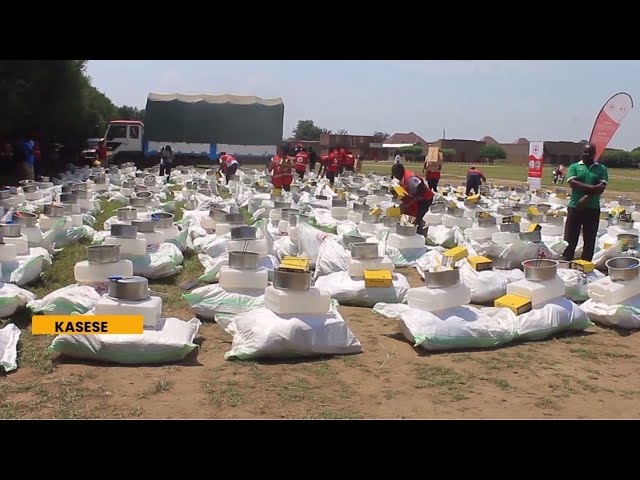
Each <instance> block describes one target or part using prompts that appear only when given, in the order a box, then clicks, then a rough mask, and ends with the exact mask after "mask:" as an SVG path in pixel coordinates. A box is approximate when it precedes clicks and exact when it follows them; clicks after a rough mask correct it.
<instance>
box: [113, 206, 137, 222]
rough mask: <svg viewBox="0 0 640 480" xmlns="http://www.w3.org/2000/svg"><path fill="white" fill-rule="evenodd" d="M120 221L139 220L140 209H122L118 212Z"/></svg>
mask: <svg viewBox="0 0 640 480" xmlns="http://www.w3.org/2000/svg"><path fill="white" fill-rule="evenodd" d="M116 215H117V217H118V220H135V219H136V218H138V209H137V208H131V207H122V208H118V209H117V210H116Z"/></svg>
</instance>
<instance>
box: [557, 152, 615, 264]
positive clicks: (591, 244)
mask: <svg viewBox="0 0 640 480" xmlns="http://www.w3.org/2000/svg"><path fill="white" fill-rule="evenodd" d="M595 155H596V146H595V145H594V144H592V143H587V144H586V145H585V146H584V149H583V150H582V155H581V160H580V161H579V162H578V163H573V164H571V166H570V167H569V172H568V173H567V181H568V183H569V186H570V187H571V199H570V200H569V208H568V214H567V224H566V226H565V230H564V239H565V241H566V242H567V243H568V244H569V245H568V246H567V248H566V249H565V251H564V253H563V255H562V257H563V258H564V259H565V260H567V261H571V260H573V259H574V256H575V253H576V246H577V245H578V238H579V237H580V230H582V238H583V240H584V247H583V248H582V257H581V258H582V260H586V261H588V262H590V261H591V260H592V259H593V251H594V249H595V245H596V236H597V234H598V224H599V223H600V195H602V192H604V189H605V188H606V187H607V182H608V181H609V175H608V173H607V167H605V166H604V165H602V164H600V163H598V162H596V161H595Z"/></svg>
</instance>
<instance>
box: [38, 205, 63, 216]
mask: <svg viewBox="0 0 640 480" xmlns="http://www.w3.org/2000/svg"><path fill="white" fill-rule="evenodd" d="M43 212H44V214H45V215H46V216H47V217H51V218H56V217H62V216H63V215H64V207H63V206H62V205H54V204H51V203H50V204H48V205H45V206H44V208H43Z"/></svg>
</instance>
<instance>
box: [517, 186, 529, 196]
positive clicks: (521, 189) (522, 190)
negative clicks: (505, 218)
mask: <svg viewBox="0 0 640 480" xmlns="http://www.w3.org/2000/svg"><path fill="white" fill-rule="evenodd" d="M515 192H516V193H517V194H518V195H524V194H525V193H527V189H526V188H525V187H516V188H515Z"/></svg>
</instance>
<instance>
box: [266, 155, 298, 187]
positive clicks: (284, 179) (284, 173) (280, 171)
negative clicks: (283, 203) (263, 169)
mask: <svg viewBox="0 0 640 480" xmlns="http://www.w3.org/2000/svg"><path fill="white" fill-rule="evenodd" d="M292 168H293V162H292V161H291V159H290V158H289V155H288V154H287V152H286V150H284V149H281V150H280V155H276V156H275V157H273V158H272V159H271V165H270V166H269V171H271V172H272V177H271V183H272V184H273V186H274V188H282V189H284V190H286V191H289V190H290V189H291V183H292V182H293V174H292V172H291V170H292Z"/></svg>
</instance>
